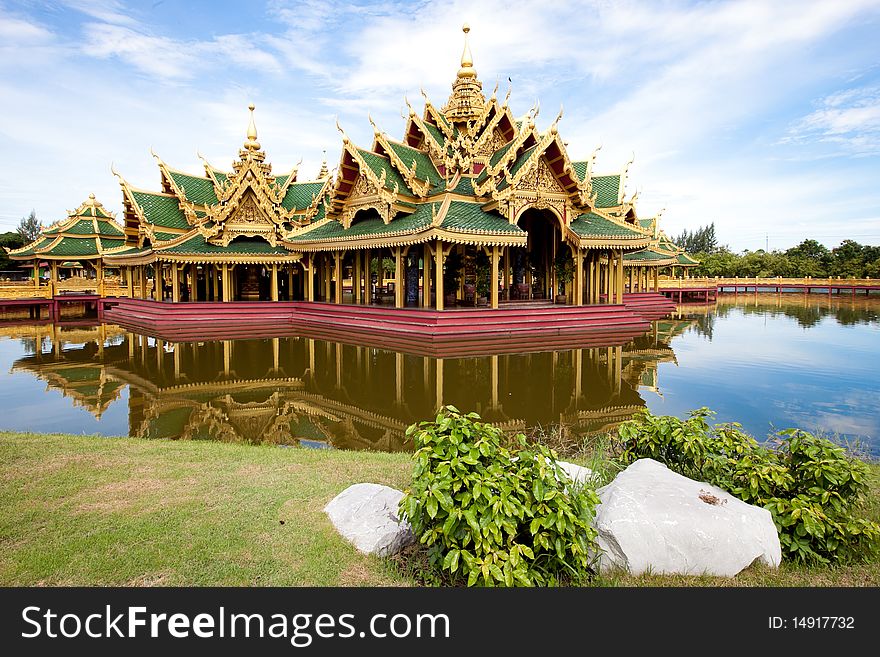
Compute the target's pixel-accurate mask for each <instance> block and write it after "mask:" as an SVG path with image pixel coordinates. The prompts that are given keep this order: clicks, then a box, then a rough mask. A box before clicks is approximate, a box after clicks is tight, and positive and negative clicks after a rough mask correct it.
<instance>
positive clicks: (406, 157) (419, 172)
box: [388, 141, 441, 185]
mask: <svg viewBox="0 0 880 657" xmlns="http://www.w3.org/2000/svg"><path fill="white" fill-rule="evenodd" d="M388 143H389V144H390V145H391V149H392V150H393V151H394V152H395V153H396V154H397V157H399V158H400V159H401V160H402V161H403V163H404V165H406V167H407V169H409V168H410V167H411V166H412V161H413V159H415V161H416V177H417V178H418V179H419V180H427V181H429V182H430V183H431V184H432V185H437V184H439V183H440V182H441V179H440V174H439V173H437V169H436V168H435V167H434V163H433V162H432V161H431V158H430V157H428V155H427V154H425V153H423V152H422V151H420V150H418V149H417V148H412V147H410V146H406V145H404V144H397V143H395V142H393V141H392V142H388Z"/></svg>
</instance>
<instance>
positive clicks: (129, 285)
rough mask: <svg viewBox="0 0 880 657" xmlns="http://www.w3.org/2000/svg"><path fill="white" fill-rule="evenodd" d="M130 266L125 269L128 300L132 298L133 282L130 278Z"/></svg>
mask: <svg viewBox="0 0 880 657" xmlns="http://www.w3.org/2000/svg"><path fill="white" fill-rule="evenodd" d="M131 275H132V270H131V265H129V266H128V267H126V268H125V287H126V289H127V290H128V298H129V299H131V298H132V297H134V281H133V280H132V278H131Z"/></svg>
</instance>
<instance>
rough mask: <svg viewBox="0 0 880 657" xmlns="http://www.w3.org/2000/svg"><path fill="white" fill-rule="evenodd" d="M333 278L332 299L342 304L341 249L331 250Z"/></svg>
mask: <svg viewBox="0 0 880 657" xmlns="http://www.w3.org/2000/svg"><path fill="white" fill-rule="evenodd" d="M333 280H334V281H336V288H335V290H334V295H333V297H334V298H333V301H334V303H336V304H338V305H342V251H334V252H333Z"/></svg>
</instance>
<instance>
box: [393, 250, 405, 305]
mask: <svg viewBox="0 0 880 657" xmlns="http://www.w3.org/2000/svg"><path fill="white" fill-rule="evenodd" d="M404 280H405V279H404V273H403V247H400V246H396V247H394V307H395V308H403V301H404V294H403V292H404V290H403V281H404Z"/></svg>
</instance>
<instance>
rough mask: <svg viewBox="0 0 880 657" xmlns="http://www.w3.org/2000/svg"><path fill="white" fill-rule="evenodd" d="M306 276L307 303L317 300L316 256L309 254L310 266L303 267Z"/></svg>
mask: <svg viewBox="0 0 880 657" xmlns="http://www.w3.org/2000/svg"><path fill="white" fill-rule="evenodd" d="M303 269H304V270H305V274H306V293H305V297H306V301H314V300H315V254H314V253H310V254H309V266H308V267H306V266H305V265H303Z"/></svg>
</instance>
